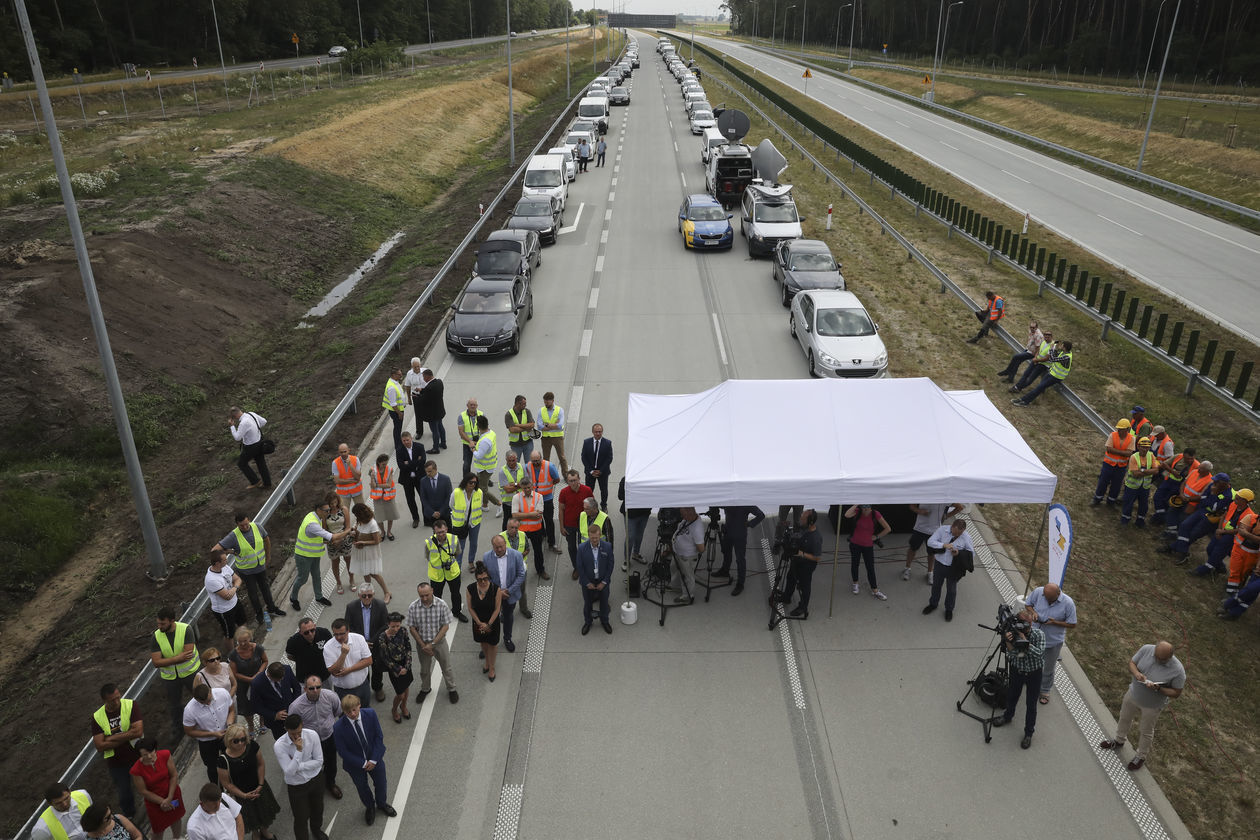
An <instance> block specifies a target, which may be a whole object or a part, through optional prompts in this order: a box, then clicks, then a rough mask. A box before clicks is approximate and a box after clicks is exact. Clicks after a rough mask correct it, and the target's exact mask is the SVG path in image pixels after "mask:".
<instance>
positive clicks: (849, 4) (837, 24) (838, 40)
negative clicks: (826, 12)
mask: <svg viewBox="0 0 1260 840" xmlns="http://www.w3.org/2000/svg"><path fill="white" fill-rule="evenodd" d="M852 5H853V4H852V3H845V4H844V5H843V6H841V7H840V8H839V9H837V10H836V55H840V13H841V12H843V11H844V10H845V9H847V8H849V7H850V6H852Z"/></svg>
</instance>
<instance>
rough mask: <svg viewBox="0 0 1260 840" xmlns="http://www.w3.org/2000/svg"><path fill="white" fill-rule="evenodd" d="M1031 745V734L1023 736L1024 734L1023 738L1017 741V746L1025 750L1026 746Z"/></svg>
mask: <svg viewBox="0 0 1260 840" xmlns="http://www.w3.org/2000/svg"><path fill="white" fill-rule="evenodd" d="M1031 746H1032V736H1031V735H1025V736H1024V740H1022V741H1020V742H1019V748H1020V749H1021V750H1026V749H1028V748H1029V747H1031Z"/></svg>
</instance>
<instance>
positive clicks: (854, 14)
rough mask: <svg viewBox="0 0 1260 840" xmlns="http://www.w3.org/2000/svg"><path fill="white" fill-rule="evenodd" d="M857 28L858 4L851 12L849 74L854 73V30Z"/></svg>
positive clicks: (855, 4)
mask: <svg viewBox="0 0 1260 840" xmlns="http://www.w3.org/2000/svg"><path fill="white" fill-rule="evenodd" d="M856 27H857V3H856V2H854V4H853V11H851V12H849V72H850V73H852V72H853V30H854V29H855V28H856Z"/></svg>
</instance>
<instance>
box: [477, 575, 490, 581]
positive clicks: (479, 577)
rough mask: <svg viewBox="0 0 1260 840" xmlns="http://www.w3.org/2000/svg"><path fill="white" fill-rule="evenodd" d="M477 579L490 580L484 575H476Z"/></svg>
mask: <svg viewBox="0 0 1260 840" xmlns="http://www.w3.org/2000/svg"><path fill="white" fill-rule="evenodd" d="M477 580H490V578H488V577H487V576H486V575H477Z"/></svg>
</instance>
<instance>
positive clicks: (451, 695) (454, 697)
mask: <svg viewBox="0 0 1260 840" xmlns="http://www.w3.org/2000/svg"><path fill="white" fill-rule="evenodd" d="M446 699H447V700H450V701H451V702H452V703H458V702H459V692H458V691H455V690H451V691H448V692H447V693H446Z"/></svg>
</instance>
